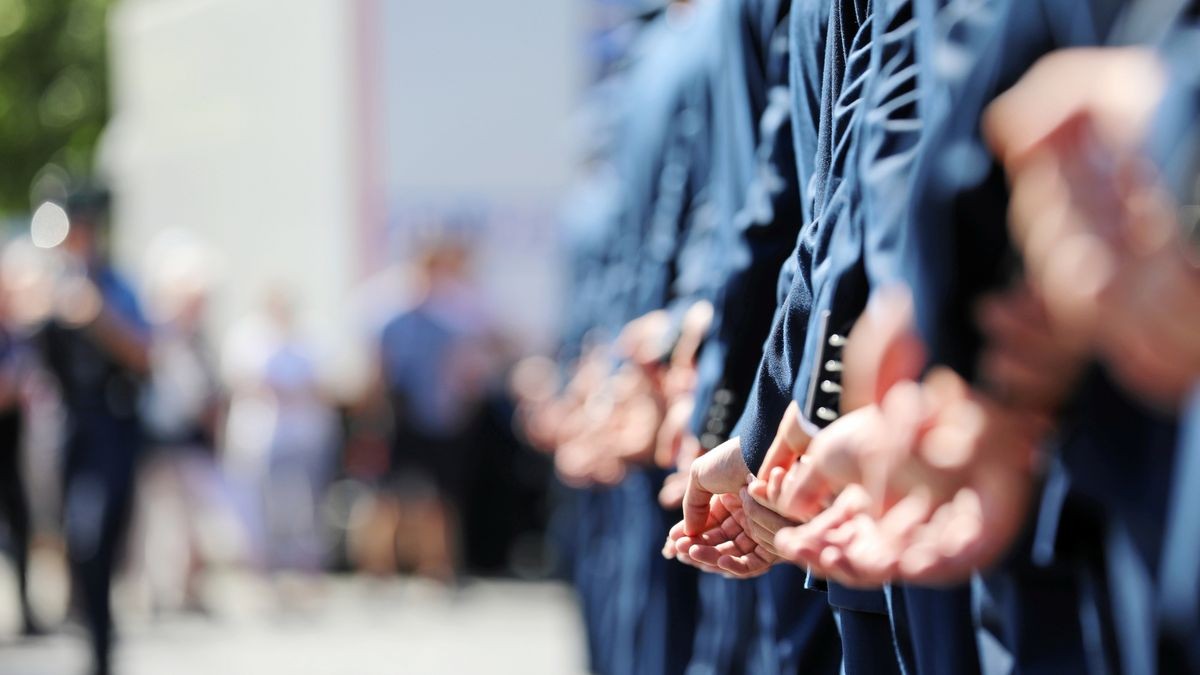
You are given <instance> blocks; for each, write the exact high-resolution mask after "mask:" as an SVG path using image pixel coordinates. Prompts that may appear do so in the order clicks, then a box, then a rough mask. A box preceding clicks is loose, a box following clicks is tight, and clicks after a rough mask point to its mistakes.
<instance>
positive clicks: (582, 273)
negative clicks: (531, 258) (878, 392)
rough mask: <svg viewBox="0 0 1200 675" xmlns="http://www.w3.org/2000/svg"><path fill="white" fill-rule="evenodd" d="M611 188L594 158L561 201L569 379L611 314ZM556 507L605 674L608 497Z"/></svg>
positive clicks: (579, 497)
mask: <svg viewBox="0 0 1200 675" xmlns="http://www.w3.org/2000/svg"><path fill="white" fill-rule="evenodd" d="M616 209H617V190H616V186H615V176H614V175H613V172H612V170H611V167H610V166H609V165H608V163H607V162H606V161H604V160H603V159H601V158H599V157H598V158H596V161H595V162H594V163H593V165H592V166H591V167H590V170H589V171H588V172H587V173H586V174H585V175H584V176H582V177H581V178H580V180H579V182H578V184H577V185H576V186H575V188H574V189H573V190H571V192H570V193H569V194H568V195H567V198H566V200H565V207H564V210H563V214H562V224H563V231H564V235H563V246H564V249H565V252H566V254H567V259H568V261H569V267H568V272H569V276H568V278H567V289H566V290H567V297H568V298H569V301H568V302H567V303H566V307H565V308H564V311H563V316H564V321H563V326H562V339H561V345H560V348H559V365H560V370H561V371H562V372H563V373H564V374H565V373H569V372H570V370H571V367H572V366H573V365H574V363H575V361H576V360H577V359H578V358H579V356H580V355H581V354H582V351H583V348H584V341H585V339H586V336H587V335H588V333H589V331H592V330H593V329H595V328H596V327H597V326H601V325H604V323H605V321H606V316H607V313H608V312H609V311H611V307H610V305H611V298H609V297H608V296H607V295H606V293H605V291H606V289H605V287H604V285H603V282H604V281H605V279H606V269H607V265H608V264H609V263H610V258H609V254H610V253H611V252H612V246H611V240H612V239H613V238H614V237H615V228H616V226H617V224H618V223H617V220H616ZM560 502H561V503H560V505H559V508H556V509H555V513H554V517H553V520H552V521H551V524H550V530H551V533H552V536H554V538H555V539H556V541H557V544H558V547H559V548H560V549H561V550H562V552H563V557H564V558H565V562H564V568H565V570H566V572H567V573H568V574H569V575H570V578H571V581H572V582H573V583H574V586H575V590H576V593H577V594H578V596H579V600H580V607H581V609H582V612H583V619H584V621H583V623H584V629H585V633H586V638H587V647H588V664H589V670H590V671H591V672H595V673H608V672H612V669H611V667H610V666H609V663H608V660H609V658H610V657H611V655H612V642H611V638H612V636H613V634H614V628H615V614H614V611H613V610H614V609H615V603H614V602H612V593H611V589H612V587H613V584H614V583H615V572H616V570H617V564H616V556H615V553H616V550H615V542H614V539H613V537H612V536H611V532H612V530H613V525H614V523H615V522H616V520H615V517H614V514H612V513H611V510H612V508H613V506H614V504H613V500H612V495H611V491H609V490H608V489H606V488H585V489H570V488H565V487H564V488H562V490H561V499H560Z"/></svg>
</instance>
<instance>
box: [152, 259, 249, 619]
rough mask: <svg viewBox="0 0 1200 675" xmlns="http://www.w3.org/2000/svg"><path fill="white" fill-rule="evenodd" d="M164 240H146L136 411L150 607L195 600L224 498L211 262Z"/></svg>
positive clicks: (194, 604) (193, 605)
mask: <svg viewBox="0 0 1200 675" xmlns="http://www.w3.org/2000/svg"><path fill="white" fill-rule="evenodd" d="M161 248H162V247H153V246H152V247H151V249H150V250H151V251H152V252H153V253H154V254H155V260H154V263H155V266H154V267H152V268H151V273H150V278H149V286H150V300H151V303H150V309H151V318H152V319H153V324H154V334H153V339H152V342H151V349H150V362H151V373H150V379H149V382H148V387H147V392H146V396H145V397H144V399H143V417H144V420H145V425H146V430H147V432H148V435H149V439H148V440H149V442H150V449H151V451H152V453H153V454H152V455H151V457H150V458H149V460H148V461H147V462H146V463H145V467H144V469H143V471H142V480H141V486H142V489H141V491H140V496H141V499H140V500H139V501H140V502H141V504H142V506H141V508H139V515H140V517H139V521H140V523H141V525H142V528H141V529H142V531H143V535H144V537H143V542H142V543H143V546H142V547H141V551H140V553H141V555H142V562H143V567H144V576H145V581H146V583H147V584H148V587H149V591H150V593H151V601H152V602H153V603H154V605H155V606H156V607H158V608H173V609H177V608H183V609H202V607H201V603H200V597H199V593H198V588H197V585H198V580H199V577H198V572H199V571H200V569H201V567H202V565H203V563H204V561H205V559H206V556H211V555H212V554H213V552H212V551H211V550H209V551H206V550H205V543H206V542H211V541H212V540H213V539H214V537H212V536H209V537H205V532H206V529H205V525H206V523H207V522H212V521H214V520H215V519H216V518H217V517H219V515H220V511H219V509H220V507H221V506H222V505H223V503H224V501H225V500H224V494H223V481H222V479H221V476H220V474H219V472H218V470H217V465H216V462H215V447H216V446H215V444H216V427H217V420H218V415H219V411H220V409H221V405H222V404H223V401H222V393H221V389H220V382H219V378H218V374H217V370H216V366H215V363H214V358H213V354H212V352H211V349H210V348H209V344H208V341H207V340H206V339H205V336H204V333H203V328H204V326H203V324H204V319H205V313H206V308H207V302H208V287H209V283H210V280H209V276H210V275H211V270H210V269H209V268H210V264H209V263H208V261H207V260H206V259H205V257H204V255H203V249H201V248H200V247H199V245H198V244H196V243H194V242H185V241H177V242H174V245H173V246H168V247H166V250H159V249H161ZM208 531H212V532H223V533H227V532H228V531H229V530H228V529H226V530H224V531H221V530H215V529H214V528H211V527H210V528H208ZM208 548H210V549H211V548H212V547H211V546H209V547H208Z"/></svg>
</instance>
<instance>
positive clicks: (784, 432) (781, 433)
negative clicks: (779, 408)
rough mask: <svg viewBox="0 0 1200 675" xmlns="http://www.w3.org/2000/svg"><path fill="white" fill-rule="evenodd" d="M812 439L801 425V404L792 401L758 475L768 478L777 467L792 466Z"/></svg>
mask: <svg viewBox="0 0 1200 675" xmlns="http://www.w3.org/2000/svg"><path fill="white" fill-rule="evenodd" d="M811 440H812V439H811V438H810V437H809V435H808V434H807V433H805V431H804V429H803V427H801V426H800V405H799V404H798V403H796V402H795V401H792V402H791V404H789V405H788V407H787V410H786V411H785V412H784V413H783V421H781V422H780V423H779V430H778V431H776V432H775V439H774V440H772V441H771V447H769V448H767V454H766V456H765V457H764V458H763V463H762V466H761V467H759V470H758V477H759V478H762V479H764V480H766V479H767V478H768V477H770V475H771V470H772V469H774V468H775V467H781V468H784V469H786V468H788V467H790V466H791V465H792V463H793V462H795V461H796V458H797V457H799V456H801V455H803V454H804V452H805V451H806V450H807V449H808V443H809V441H811Z"/></svg>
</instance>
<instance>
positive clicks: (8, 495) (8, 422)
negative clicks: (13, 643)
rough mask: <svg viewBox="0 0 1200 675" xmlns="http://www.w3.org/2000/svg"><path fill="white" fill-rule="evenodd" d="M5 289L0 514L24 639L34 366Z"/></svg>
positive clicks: (1, 302)
mask: <svg viewBox="0 0 1200 675" xmlns="http://www.w3.org/2000/svg"><path fill="white" fill-rule="evenodd" d="M9 286H10V285H9V284H4V287H3V289H0V510H2V511H3V517H4V520H5V524H6V525H7V526H8V542H9V546H10V547H11V549H12V557H13V563H14V565H15V567H16V573H17V584H18V592H19V596H20V597H19V599H20V603H21V631H22V633H23V634H24V635H37V634H39V633H41V628H40V627H39V626H38V622H37V621H36V619H35V617H34V614H33V609H32V607H31V606H30V603H29V544H30V539H31V537H32V518H31V514H30V505H29V496H28V495H29V491H28V490H27V489H26V486H25V471H24V468H25V467H24V466H23V462H22V454H23V453H22V450H23V449H24V448H25V447H27V446H26V444H25V428H26V414H25V407H24V400H23V398H24V397H23V394H24V392H23V389H24V385H25V384H26V382H27V380H28V378H29V377H30V375H31V374H32V368H33V365H34V364H33V355H32V354H31V352H30V346H29V344H28V343H27V340H26V339H25V338H24V337H23V336H22V335H21V332H20V329H19V328H18V326H17V324H16V323H15V322H14V321H13V317H12V316H11V315H10V312H9V307H10V305H9V299H10V297H11V293H12V291H13V289H12V288H10V287H9Z"/></svg>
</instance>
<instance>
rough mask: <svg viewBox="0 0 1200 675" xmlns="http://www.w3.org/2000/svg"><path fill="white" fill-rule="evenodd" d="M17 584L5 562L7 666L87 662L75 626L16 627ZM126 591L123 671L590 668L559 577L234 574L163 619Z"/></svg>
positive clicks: (11, 670)
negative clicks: (184, 611)
mask: <svg viewBox="0 0 1200 675" xmlns="http://www.w3.org/2000/svg"><path fill="white" fill-rule="evenodd" d="M11 588H12V584H11V576H10V573H8V571H7V570H5V569H0V619H2V620H0V625H2V627H0V674H2V675H72V674H74V673H82V672H84V670H85V667H84V666H85V658H86V655H85V651H84V637H83V631H82V629H81V628H79V627H78V626H72V625H70V624H68V626H67V627H65V628H62V629H60V630H59V631H58V632H56V633H55V634H53V635H51V636H49V637H44V638H38V639H36V640H30V641H17V640H16V638H14V637H13V631H12V626H14V625H15V621H12V620H10V617H9V616H8V615H9V613H10V611H9V607H10V606H11V603H12V601H13V600H14V599H15V598H14V597H13V591H12V590H11ZM129 595H130V594H129V593H128V589H126V593H125V598H124V600H125V603H124V604H125V605H126V607H125V609H124V611H123V612H122V615H123V618H122V621H121V623H120V625H119V631H120V632H119V636H120V638H121V641H120V643H119V647H118V649H117V652H116V654H117V660H116V666H117V668H116V672H117V673H118V675H162V674H163V673H171V674H172V675H191V674H193V673H195V674H196V675H201V674H203V675H214V674H216V675H262V674H263V673H289V675H309V674H312V675H325V674H329V675H335V674H337V675H341V674H344V673H355V674H356V675H374V674H376V673H378V674H380V675H383V674H389V675H390V674H393V673H406V674H408V673H456V674H457V673H482V672H487V673H514V674H516V673H521V674H530V675H536V674H538V673H545V674H547V675H565V674H570V673H582V672H584V671H585V657H584V645H583V640H582V635H583V629H582V625H581V624H580V622H579V618H578V616H577V612H576V610H575V606H574V600H573V598H572V596H571V594H570V592H569V591H568V590H567V589H566V587H564V586H561V585H558V584H552V583H524V582H508V581H475V582H470V583H468V584H466V585H465V586H464V587H463V588H462V589H461V590H459V591H457V592H447V591H445V590H443V589H441V588H439V587H437V586H434V585H431V584H429V583H428V582H423V581H412V580H402V579H396V580H386V581H373V580H368V579H363V578H351V577H325V578H321V579H317V580H308V581H297V580H292V581H290V582H281V583H274V584H271V583H267V582H265V581H262V580H260V579H256V578H252V577H245V576H236V577H235V576H230V577H229V578H226V579H223V580H221V581H219V582H216V581H214V582H212V583H210V584H209V587H208V588H207V589H206V593H205V595H206V596H207V597H208V598H209V603H210V605H211V607H212V609H211V612H210V613H209V614H207V615H201V614H191V615H181V614H165V615H161V616H159V617H157V618H153V617H152V615H151V614H150V613H148V612H144V611H138V610H133V609H131V608H130V605H131V603H130V602H129V599H128V596H129ZM119 604H120V603H119ZM14 618H15V617H14Z"/></svg>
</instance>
